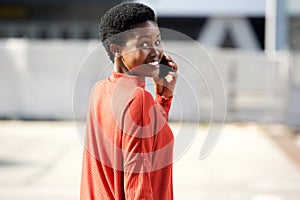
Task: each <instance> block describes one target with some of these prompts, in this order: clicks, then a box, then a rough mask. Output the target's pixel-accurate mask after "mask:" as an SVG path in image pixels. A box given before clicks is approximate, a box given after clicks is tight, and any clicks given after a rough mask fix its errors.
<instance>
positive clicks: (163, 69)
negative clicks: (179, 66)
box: [158, 55, 174, 78]
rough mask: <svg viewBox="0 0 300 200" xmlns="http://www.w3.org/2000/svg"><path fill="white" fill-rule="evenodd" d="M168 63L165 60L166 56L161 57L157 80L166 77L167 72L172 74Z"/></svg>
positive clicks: (172, 70)
mask: <svg viewBox="0 0 300 200" xmlns="http://www.w3.org/2000/svg"><path fill="white" fill-rule="evenodd" d="M168 62H169V61H168V60H167V59H166V56H165V55H163V57H162V59H161V61H160V65H159V74H158V77H159V78H164V77H166V76H167V75H168V73H169V72H174V69H173V67H171V66H169V65H168Z"/></svg>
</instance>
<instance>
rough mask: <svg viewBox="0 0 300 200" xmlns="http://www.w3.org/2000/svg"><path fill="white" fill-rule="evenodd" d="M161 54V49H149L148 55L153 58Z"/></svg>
mask: <svg viewBox="0 0 300 200" xmlns="http://www.w3.org/2000/svg"><path fill="white" fill-rule="evenodd" d="M160 54H161V48H157V47H151V52H150V55H151V56H153V57H155V56H158V55H160Z"/></svg>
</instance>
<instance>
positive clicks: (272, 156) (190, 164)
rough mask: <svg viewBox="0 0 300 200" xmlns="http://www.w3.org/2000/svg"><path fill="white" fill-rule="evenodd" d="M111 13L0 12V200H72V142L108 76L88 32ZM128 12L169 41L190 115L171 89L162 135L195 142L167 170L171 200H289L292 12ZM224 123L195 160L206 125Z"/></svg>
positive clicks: (280, 8)
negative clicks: (153, 17) (183, 130)
mask: <svg viewBox="0 0 300 200" xmlns="http://www.w3.org/2000/svg"><path fill="white" fill-rule="evenodd" d="M120 2H122V1H118V0H110V1H109V0H72V1H71V0H60V1H58V0H0V91H1V97H0V119H1V121H0V186H1V187H0V199H5V200H12V199H27V198H28V199H41V198H44V199H78V198H79V197H78V193H79V182H80V170H81V155H82V148H83V147H82V144H81V138H80V137H78V136H77V134H76V133H77V132H78V131H79V132H80V131H82V130H83V129H84V120H85V115H86V111H87V105H88V96H89V90H90V88H91V87H92V85H93V84H94V83H95V81H97V80H98V79H100V78H104V77H106V76H108V75H109V74H110V73H111V70H112V66H111V65H110V62H109V60H108V58H107V56H106V53H105V52H104V50H103V48H102V47H101V45H100V40H99V36H98V32H99V21H100V18H101V16H102V15H103V14H104V13H105V12H106V11H107V10H108V9H109V8H111V7H112V6H114V5H116V4H118V3H120ZM136 2H142V3H145V4H147V5H149V6H150V7H152V8H153V9H154V10H155V12H156V14H157V17H158V22H159V26H160V27H163V28H166V29H168V30H173V31H174V32H168V31H167V32H168V33H169V34H166V35H164V40H165V45H166V46H167V47H168V48H169V50H170V52H169V53H170V54H172V53H173V54H174V56H175V58H176V56H177V57H178V63H179V64H180V65H179V66H181V70H180V71H179V73H180V74H182V77H186V78H187V79H188V82H189V85H190V86H191V88H192V89H193V92H194V94H193V95H194V99H196V100H197V106H199V108H198V109H195V107H194V106H192V105H193V104H191V103H190V99H191V98H185V97H188V96H189V94H188V90H185V87H184V86H183V85H184V79H182V83H183V84H180V83H181V82H180V81H179V84H178V88H177V90H176V94H177V97H178V98H177V99H176V100H175V102H174V105H173V107H172V111H171V113H170V115H171V116H170V120H171V126H172V128H173V130H174V131H175V132H176V131H177V130H179V129H180V124H181V123H182V122H184V124H195V123H197V124H199V128H198V129H197V130H198V132H199V134H198V137H197V139H196V140H195V142H194V143H193V145H192V146H191V148H190V149H189V151H187V153H186V156H184V157H183V158H182V159H180V160H179V161H178V162H176V163H175V165H174V170H175V173H174V187H175V197H176V199H243V200H244V199H254V200H286V199H287V200H290V199H295V200H296V199H297V200H298V199H300V169H299V166H300V139H299V133H300V131H299V130H300V1H298V0H251V1H249V0H210V1H206V0H185V1H171V0H152V1H150V0H149V1H147V0H144V1H136ZM182 35H184V37H183V36H182ZM195 42H197V43H199V44H201V45H202V47H201V48H199V46H197V45H195ZM174 52H175V53H174ZM180 55H181V57H185V58H187V59H188V60H189V61H191V63H193V65H194V66H193V67H192V68H189V67H186V63H185V62H184V61H182V60H180V58H181V57H180ZM187 55H190V56H191V57H189V56H187ZM184 69H187V70H184ZM212 69H214V70H212ZM193 70H196V72H201V74H202V75H204V77H202V78H199V77H200V76H199V74H197V73H193ZM205 83H208V85H206V84H205ZM180 85H181V86H180ZM212 99H213V105H212V103H211V102H212ZM213 108H214V109H213ZM182 110H184V112H182ZM199 110H200V111H201V112H200V118H199V116H198V115H199ZM212 110H213V114H212ZM225 113H226V116H225ZM212 115H213V117H212ZM74 119H75V121H76V125H74V122H73V120H74ZM77 119H78V120H77ZM211 119H213V121H211ZM224 120H225V124H224V127H223V131H222V136H221V138H220V139H219V141H218V143H217V145H216V147H215V149H214V151H213V152H212V154H211V155H210V156H208V157H207V158H206V159H204V160H199V159H198V157H199V152H200V149H201V146H202V144H203V141H204V140H205V136H206V133H207V130H208V129H209V124H210V123H211V122H213V123H216V124H221V125H222V124H223V122H224ZM191 126H193V125H191ZM80 134H81V133H80ZM80 134H79V135H80Z"/></svg>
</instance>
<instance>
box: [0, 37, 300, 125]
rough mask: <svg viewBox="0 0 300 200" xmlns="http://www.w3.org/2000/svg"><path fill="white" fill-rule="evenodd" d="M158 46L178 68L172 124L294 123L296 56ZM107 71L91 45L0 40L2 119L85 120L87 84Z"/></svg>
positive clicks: (299, 77) (184, 45)
mask: <svg viewBox="0 0 300 200" xmlns="http://www.w3.org/2000/svg"><path fill="white" fill-rule="evenodd" d="M164 45H165V49H166V53H167V54H168V55H171V56H172V57H173V58H174V59H175V60H176V62H177V63H178V65H179V66H180V71H179V80H178V85H177V88H176V91H175V92H176V98H174V104H173V107H172V111H171V116H170V119H171V120H173V121H179V120H183V121H198V119H199V120H200V121H210V120H211V118H212V117H213V120H214V121H223V119H224V112H225V111H226V113H227V114H226V120H227V121H268V122H286V123H287V122H288V121H291V119H293V124H296V125H300V122H299V121H297V120H296V121H295V118H297V117H298V119H299V118H300V108H299V107H300V103H299V102H300V100H297V99H298V98H299V97H298V96H299V95H296V94H297V93H298V92H299V89H298V88H299V85H300V81H299V80H300V75H299V72H300V70H299V68H300V67H299V63H300V59H299V55H297V54H295V56H294V57H293V58H291V56H290V55H289V54H284V53H282V54H278V55H277V56H276V57H273V58H270V57H266V56H265V54H264V53H263V52H255V53H253V52H252V53H250V52H242V51H238V50H231V51H230V50H218V49H214V50H212V49H209V50H208V51H207V50H205V49H204V48H202V47H200V46H199V45H197V44H195V43H189V42H183V41H177V42H174V41H173V42H172V41H167V42H166V43H165V44H164ZM208 55H209V56H208ZM292 61H293V62H292ZM291 63H293V65H291ZM291 66H292V67H291ZM111 71H112V65H111V64H110V61H109V60H108V58H107V55H106V52H105V51H104V50H103V48H102V46H101V45H100V44H99V42H98V41H96V40H91V41H87V40H24V39H18V40H17V39H6V40H0V91H1V98H0V117H1V118H10V119H72V118H73V113H74V115H75V117H76V118H80V119H84V118H85V115H86V110H87V105H88V98H89V91H90V89H91V87H92V86H93V84H94V83H95V82H96V81H97V80H98V79H103V78H106V77H107V76H109V75H110V74H111ZM147 83H148V84H147V88H148V89H150V90H152V85H151V80H147ZM223 84H224V85H223ZM291 85H293V87H291ZM224 88H225V90H224ZM291 88H293V89H291ZM295 88H296V89H295ZM225 103H226V105H225ZM73 109H74V110H73ZM199 112H200V113H199Z"/></svg>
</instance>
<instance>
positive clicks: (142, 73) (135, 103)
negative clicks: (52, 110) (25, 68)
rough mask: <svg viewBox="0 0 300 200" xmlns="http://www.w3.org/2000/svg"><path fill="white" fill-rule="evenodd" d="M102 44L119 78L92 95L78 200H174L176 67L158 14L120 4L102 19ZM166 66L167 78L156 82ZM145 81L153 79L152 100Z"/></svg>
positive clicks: (99, 85) (102, 83) (103, 83)
mask: <svg viewBox="0 0 300 200" xmlns="http://www.w3.org/2000/svg"><path fill="white" fill-rule="evenodd" d="M100 37H101V41H102V44H103V45H104V47H105V49H106V51H107V53H108V55H109V57H110V59H111V60H112V62H113V63H114V71H113V74H112V76H111V77H109V78H107V79H106V80H101V81H99V82H97V83H96V85H95V86H94V88H93V90H92V92H91V97H90V105H89V113H88V116H87V130H86V137H85V149H84V156H83V167H82V179H81V193H80V196H81V199H82V200H90V199H99V200H100V199H101V200H106V199H107V200H114V199H116V200H123V199H126V200H131V199H136V200H137V199H139V200H140V199H147V200H148V199H149V200H150V199H151V200H170V199H173V186H172V154H173V141H174V137H173V134H172V131H171V129H170V127H169V125H168V123H167V120H168V113H169V109H170V106H171V101H172V96H173V90H174V87H175V84H176V80H177V73H176V71H177V69H178V67H177V65H176V64H175V63H174V62H173V60H172V59H171V58H170V57H168V56H164V54H163V49H162V46H161V41H160V40H161V36H160V31H159V29H158V25H157V22H156V18H155V14H154V12H153V10H152V9H151V8H149V7H147V6H145V5H143V4H139V3H123V4H120V5H117V6H115V7H113V8H112V9H110V10H109V11H108V12H107V13H106V14H105V15H104V16H103V17H102V18H101V22H100ZM162 59H164V60H165V62H166V64H167V66H168V67H169V69H170V72H169V73H168V75H167V77H168V78H169V79H168V78H167V77H166V76H162V77H161V76H158V75H159V66H160V62H161V61H162ZM171 69H172V70H171ZM146 77H150V78H153V80H154V83H155V92H156V97H155V100H154V99H153V97H152V95H151V94H150V93H149V92H148V91H146V90H145V78H146Z"/></svg>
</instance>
